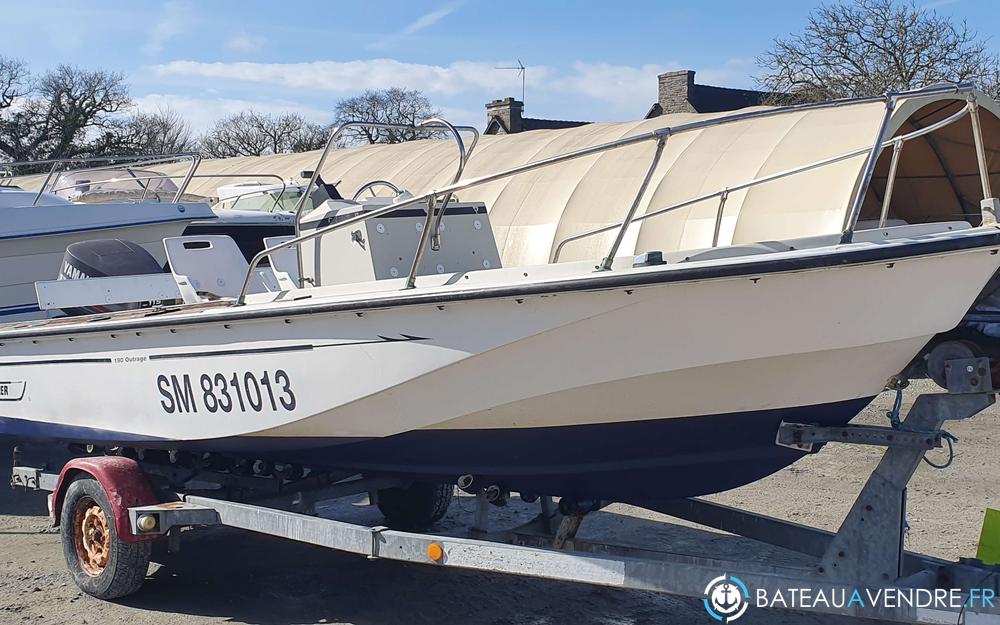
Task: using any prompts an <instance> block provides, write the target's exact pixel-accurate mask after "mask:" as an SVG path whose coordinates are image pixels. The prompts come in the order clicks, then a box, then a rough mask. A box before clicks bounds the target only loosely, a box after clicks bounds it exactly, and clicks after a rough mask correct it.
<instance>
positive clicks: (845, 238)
mask: <svg viewBox="0 0 1000 625" xmlns="http://www.w3.org/2000/svg"><path fill="white" fill-rule="evenodd" d="M883 97H884V98H885V112H884V113H883V114H882V123H881V124H879V128H878V135H877V136H876V137H875V143H873V144H872V147H871V150H869V152H868V159H867V160H866V161H865V168H864V170H863V171H862V174H861V179H860V180H859V181H858V190H857V193H855V195H854V201H853V202H852V204H851V210H850V211H848V213H847V216H846V218H845V219H844V230H843V232H842V233H841V235H840V242H841V243H850V242H851V240H852V239H853V238H854V227H855V226H856V225H857V223H858V217H859V216H860V215H861V207H862V206H864V203H865V195H866V194H867V193H868V186H869V185H870V184H871V181H872V174H873V173H874V172H875V164H876V163H877V162H878V157H879V155H880V154H881V153H882V148H883V144H884V143H885V135H886V133H887V132H888V131H889V121H890V120H891V119H892V112H893V110H894V109H895V108H896V94H894V93H887V94H885V95H884V96H883Z"/></svg>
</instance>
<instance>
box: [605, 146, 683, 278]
mask: <svg viewBox="0 0 1000 625" xmlns="http://www.w3.org/2000/svg"><path fill="white" fill-rule="evenodd" d="M669 136H670V129H669V128H667V129H665V130H664V131H663V132H659V134H658V136H657V138H656V151H655V152H654V153H653V160H652V161H650V163H649V168H648V169H647V170H646V175H645V176H643V178H642V183H641V184H640V185H639V190H638V191H636V194H635V199H634V200H632V206H630V207H629V209H628V213H626V214H625V220H624V221H623V222H622V227H621V228H620V229H619V230H618V234H617V235H616V236H615V241H614V243H612V244H611V249H610V250H608V255H607V256H605V257H604V260H603V261H601V264H600V265H598V266H597V271H610V270H611V264H612V263H613V262H614V261H615V254H617V253H618V248H619V247H620V246H621V244H622V241H623V240H624V239H625V232H626V231H627V230H628V227H629V226H630V225H631V224H632V218H633V217H635V212H636V211H637V210H639V203H640V202H642V197H643V196H644V195H646V187H648V186H649V181H650V180H652V179H653V172H655V171H656V166H657V165H659V164H660V156H662V155H663V147H664V146H665V145H666V144H667V137H669Z"/></svg>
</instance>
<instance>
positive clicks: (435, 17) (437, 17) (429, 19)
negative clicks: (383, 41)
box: [403, 2, 460, 35]
mask: <svg viewBox="0 0 1000 625" xmlns="http://www.w3.org/2000/svg"><path fill="white" fill-rule="evenodd" d="M459 6H460V4H459V3H458V2H452V3H451V4H446V5H444V6H443V7H441V8H439V9H437V10H434V11H431V12H430V13H428V14H426V15H422V16H420V17H419V18H418V19H417V20H416V21H414V22H413V23H411V24H409V25H407V27H406V28H404V29H403V34H404V35H412V34H413V33H415V32H418V31H421V30H423V29H425V28H427V27H428V26H433V25H434V24H437V23H438V22H439V21H441V20H442V19H444V18H445V17H447V16H449V15H451V14H452V13H454V12H455V11H456V10H457V9H458V7H459Z"/></svg>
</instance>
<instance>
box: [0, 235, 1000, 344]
mask: <svg viewBox="0 0 1000 625" xmlns="http://www.w3.org/2000/svg"><path fill="white" fill-rule="evenodd" d="M998 246H1000V229H995V230H994V229H989V230H987V231H985V232H983V233H977V234H975V235H971V236H963V237H959V238H951V239H936V240H931V241H920V242H915V243H909V244H906V245H902V246H891V245H874V246H870V247H865V248H862V249H854V250H844V251H840V252H836V253H833V254H820V255H816V256H808V257H799V258H772V259H766V260H761V259H760V256H754V257H752V260H751V261H750V262H745V263H733V264H726V265H715V266H697V265H695V266H691V267H684V268H682V269H671V270H669V271H650V272H642V273H626V274H623V273H620V272H613V271H606V272H600V273H596V272H595V273H594V274H591V276H590V277H588V278H585V279H569V280H560V281H554V282H536V283H532V284H520V285H512V286H502V287H487V288H479V289H468V290H462V291H452V292H448V293H440V292H437V293H433V292H431V293H429V292H422V291H421V290H420V289H413V290H408V291H400V293H401V294H400V295H397V296H396V297H391V298H378V299H369V300H361V301H349V302H332V303H322V302H316V303H312V304H307V305H303V306H295V307H281V306H280V305H275V306H270V307H268V308H266V309H263V310H262V309H260V308H252V309H250V310H247V308H248V307H246V306H243V307H235V306H233V307H230V308H228V309H226V310H228V311H229V312H226V313H221V314H217V315H211V316H204V315H187V316H178V317H171V316H170V315H169V313H168V314H161V315H159V316H157V317H155V318H139V319H124V320H121V321H117V322H110V323H106V324H103V325H102V326H101V327H88V326H87V324H86V323H80V324H74V325H67V326H61V327H58V328H45V327H44V326H36V327H27V328H23V329H11V330H7V331H2V330H0V341H3V340H5V339H7V340H10V339H15V338H19V339H20V338H48V337H54V336H63V335H80V334H91V333H106V332H113V331H115V330H122V329H129V330H132V329H141V328H162V327H172V328H176V327H181V326H187V325H205V324H219V323H226V322H230V321H241V320H246V319H254V320H260V319H270V318H276V317H277V318H294V317H298V316H303V315H313V314H324V313H340V312H364V311H367V310H382V309H387V308H400V307H404V306H420V305H434V304H439V305H440V304H451V303H456V302H465V301H475V300H483V299H501V298H510V297H528V296H533V295H560V294H563V293H577V292H588V291H603V290H612V289H621V288H632V287H641V286H656V285H662V284H673V283H678V282H693V281H699V280H708V279H716V278H735V277H757V276H764V275H768V274H776V273H787V272H793V271H804V270H808V269H824V268H829V267H843V266H845V265H855V264H857V265H862V264H868V263H875V262H892V261H897V260H904V259H908V258H916V257H920V256H931V255H937V254H945V253H949V252H960V251H965V250H975V249H987V248H991V247H998ZM993 252H994V253H996V250H993ZM671 266H672V267H676V266H677V265H676V264H674V265H671ZM971 304H972V303H971V302H970V305H971Z"/></svg>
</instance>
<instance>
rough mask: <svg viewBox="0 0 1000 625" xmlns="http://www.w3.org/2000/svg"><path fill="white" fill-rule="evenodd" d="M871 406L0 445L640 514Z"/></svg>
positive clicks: (745, 479) (736, 480) (743, 473)
mask: <svg viewBox="0 0 1000 625" xmlns="http://www.w3.org/2000/svg"><path fill="white" fill-rule="evenodd" d="M871 400H872V398H870V397H869V398H863V399H855V400H849V401H842V402H835V403H830V404H823V405H817V406H801V407H795V408H783V409H776V410H764V411H755V412H743V413H736V414H723V415H708V416H699V417H685V418H676V419H659V420H651V421H633V422H623V423H609V424H596V425H580V426H572V427H551V428H512V429H499V430H418V431H412V432H406V433H403V434H399V435H396V436H390V437H387V438H377V439H361V440H359V439H344V438H327V439H316V438H311V439H301V438H298V439H296V438H291V439H290V438H250V437H240V438H230V439H219V440H213V441H199V442H198V443H197V444H178V443H176V442H173V441H163V440H148V439H147V440H137V438H136V437H134V436H128V435H124V436H123V435H121V434H116V433H113V432H106V431H98V430H91V429H87V428H68V427H60V426H50V425H39V424H32V423H29V422H25V421H20V420H14V419H4V418H2V417H0V434H9V435H14V436H21V437H27V438H46V439H58V440H66V441H72V442H94V443H100V444H105V445H107V444H109V443H117V444H122V445H125V446H135V447H147V448H168V449H178V448H179V449H190V450H205V451H215V452H220V453H229V454H233V455H240V456H247V457H253V458H267V459H272V460H275V461H280V462H292V463H301V464H304V465H307V466H312V467H327V468H331V469H347V470H352V471H358V472H362V473H367V474H402V475H406V476H410V477H415V478H418V479H427V480H434V481H443V482H454V481H455V479H456V478H457V477H458V476H460V475H465V474H470V475H473V476H475V477H476V478H477V480H478V481H479V483H481V484H491V483H498V484H502V485H504V486H506V487H508V488H510V489H511V490H514V491H519V492H523V493H532V494H547V495H559V496H572V497H580V498H591V499H607V500H613V501H621V502H632V503H642V502H643V501H650V500H656V499H673V498H678V497H691V496H696V495H704V494H708V493H716V492H720V491H724V490H728V489H731V488H736V487H738V486H742V485H744V484H749V483H751V482H754V481H757V480H759V479H761V478H763V477H766V476H768V475H770V474H772V473H774V472H776V471H778V470H780V469H782V468H784V467H786V466H788V465H790V464H792V463H793V462H795V461H796V460H798V459H799V458H801V457H802V456H803V455H805V454H803V453H802V452H799V451H795V450H792V449H788V448H785V447H779V446H777V445H775V443H774V439H775V435H776V433H777V428H778V425H779V424H780V423H781V422H782V421H791V422H797V423H814V424H818V425H830V426H839V425H844V424H846V423H847V422H848V421H850V420H851V419H852V418H853V417H854V416H855V415H856V414H857V413H858V412H860V411H861V409H862V408H864V407H865V406H866V405H867V404H868V403H870V402H871Z"/></svg>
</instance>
